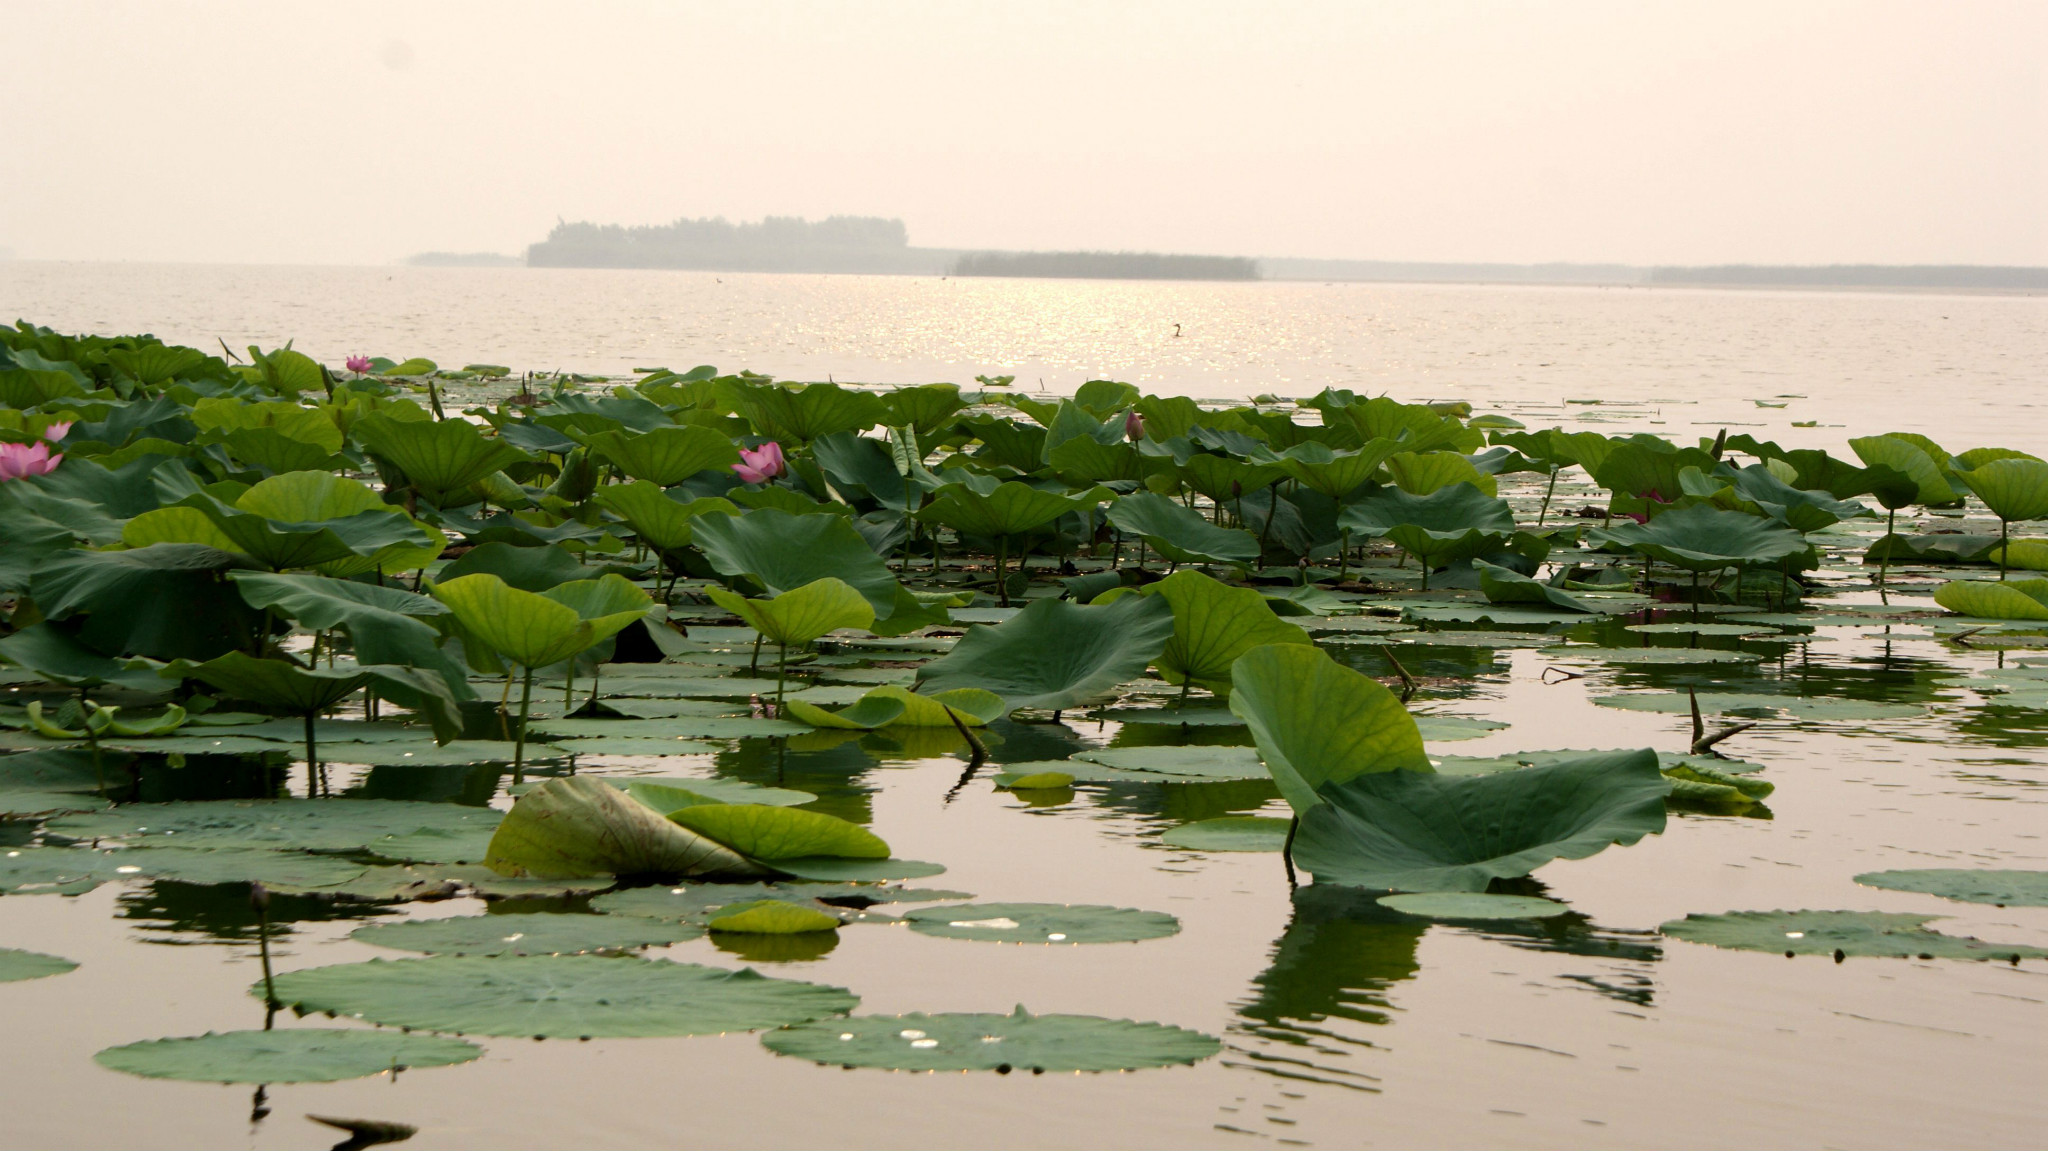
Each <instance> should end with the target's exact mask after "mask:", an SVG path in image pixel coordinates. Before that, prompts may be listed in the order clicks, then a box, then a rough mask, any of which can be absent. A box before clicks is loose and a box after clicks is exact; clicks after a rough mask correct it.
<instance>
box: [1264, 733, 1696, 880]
mask: <svg viewBox="0 0 2048 1151" xmlns="http://www.w3.org/2000/svg"><path fill="white" fill-rule="evenodd" d="M1669 789H1670V784H1669V783H1667V782H1666V781H1665V779H1664V777H1663V775H1662V774H1660V773H1659V772H1658V770H1657V756H1656V753H1654V752H1650V751H1637V752H1614V753H1608V754H1605V755H1593V756H1588V757H1586V758H1584V759H1580V760H1574V761H1568V762H1563V763H1556V764H1551V765H1548V766H1545V767H1531V768H1527V769H1525V770H1521V771H1509V772H1500V773H1496V774H1490V775H1477V776H1453V775H1436V774H1424V773H1421V772H1413V771H1381V772H1371V773H1367V774H1362V775H1354V776H1352V777H1351V778H1349V779H1347V780H1344V781H1342V782H1338V783H1332V784H1329V785H1327V786H1325V787H1324V788H1323V789H1322V790H1321V792H1320V793H1319V795H1320V798H1321V799H1322V801H1323V802H1321V803H1318V804H1315V805H1314V806H1312V807H1310V808H1309V809H1308V810H1307V811H1306V812H1304V813H1303V815H1302V817H1301V829H1300V831H1299V833H1298V834H1297V836H1296V839H1295V844H1294V858H1295V861H1296V862H1298V863H1300V864H1302V865H1303V866H1304V867H1306V868H1307V869H1308V870H1309V871H1310V872H1311V873H1313V874H1314V875H1315V876H1316V879H1317V880H1318V881H1319V882H1329V883H1342V884H1348V885H1351V886H1355V887H1377V888H1394V889H1396V890H1405V891H1484V890H1485V889H1486V885H1487V884H1488V883H1489V882H1490V881H1492V880H1494V879H1497V878H1503V879H1504V878H1514V877H1517V876H1523V875H1527V874H1529V873H1530V872H1531V871H1534V870H1535V869H1536V868H1538V867H1541V866H1542V865H1544V864H1545V863H1548V862H1550V861H1551V860H1553V859H1583V858H1585V857H1586V856H1589V855H1593V854H1595V853H1597V852H1599V851H1602V850H1604V849H1606V848H1607V847H1608V846H1609V845H1612V844H1617V843H1618V844H1621V845H1623V846H1626V845H1628V844H1632V843H1634V842H1636V841H1637V840H1639V839H1641V838H1642V837H1643V836H1645V835H1654V834H1657V833H1660V832H1662V831H1663V830H1664V796H1665V793H1666V792H1667V791H1668V790H1669Z"/></svg>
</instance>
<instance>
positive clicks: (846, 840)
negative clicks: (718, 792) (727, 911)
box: [668, 803, 889, 865]
mask: <svg viewBox="0 0 2048 1151" xmlns="http://www.w3.org/2000/svg"><path fill="white" fill-rule="evenodd" d="M668 818H669V819H670V820H671V821H672V822H674V823H676V824H677V825H678V826H681V827H684V828H688V829H689V830H691V831H694V832H696V833H697V834H699V835H703V836H707V837H709V838H711V839H715V840H717V841H718V842H719V843H722V844H724V845H726V846H727V847H730V848H731V849H733V850H734V851H736V852H738V853H739V854H741V855H744V856H747V857H749V858H752V859H758V860H763V861H765V862H767V863H769V864H771V865H773V864H775V863H776V862H777V861H779V860H784V859H804V858H809V857H813V856H824V857H829V858H834V859H887V858H889V845H888V844H886V843H884V842H882V840H881V838H880V837H879V836H877V835H875V834H874V833H873V832H871V831H869V830H867V829H866V828H864V827H862V826H860V825H859V824H856V823H848V822H847V821H845V820H843V819H840V818H838V817H836V816H831V815H824V814H822V813H819V812H815V811H797V810H795V809H793V808H788V807H771V806H768V805H766V804H759V803H720V804H704V805H701V806H696V807H685V808H683V809H681V810H679V811H672V812H670V813H669V816H668Z"/></svg>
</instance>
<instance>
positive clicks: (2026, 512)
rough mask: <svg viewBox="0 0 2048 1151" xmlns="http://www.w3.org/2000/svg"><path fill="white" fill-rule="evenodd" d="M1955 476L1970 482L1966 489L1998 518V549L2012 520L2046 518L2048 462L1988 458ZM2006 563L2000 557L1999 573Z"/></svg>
mask: <svg viewBox="0 0 2048 1151" xmlns="http://www.w3.org/2000/svg"><path fill="white" fill-rule="evenodd" d="M1957 477H1958V478H1959V479H1961V480H1962V481H1963V482H1964V483H1966V484H1968V485H1970V490H1971V491H1973V492H1975V493H1976V494H1977V498H1978V499H1980V500H1983V501H1984V506H1985V507H1987V508H1990V509H1991V514H1992V515H1995V516H1997V517H1998V544H1999V547H2000V548H2004V547H2005V546H2006V544H2007V543H2008V541H2009V540H2010V538H2011V528H2012V524H2013V521H2015V520H2038V519H2042V518H2044V517H2048V463H2043V462H2042V461H2040V460H2037V459H2032V458H2030V457H2017V456H2016V457H2008V458H2006V459H1999V460H1992V461H1991V462H1990V463H1987V464H1984V465H1982V466H1981V467H1978V468H1977V469H1975V470H1974V471H1966V472H1960V473H1957ZM2006 566H2007V565H2006V563H2005V561H2004V559H2003V558H2001V559H2000V560H1999V566H1998V570H1999V574H2000V575H2001V576H2003V575H2004V574H2005V569H2006Z"/></svg>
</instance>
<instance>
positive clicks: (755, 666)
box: [747, 632, 768, 675]
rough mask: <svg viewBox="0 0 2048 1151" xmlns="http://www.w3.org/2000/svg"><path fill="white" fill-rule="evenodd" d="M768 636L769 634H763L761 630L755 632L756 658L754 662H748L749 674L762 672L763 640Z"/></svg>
mask: <svg viewBox="0 0 2048 1151" xmlns="http://www.w3.org/2000/svg"><path fill="white" fill-rule="evenodd" d="M767 638H768V637H767V636H765V635H762V634H761V633H760V632H755V633H754V658H753V660H752V662H750V663H748V664H747V674H748V675H760V674H761V641H762V640H764V639H767Z"/></svg>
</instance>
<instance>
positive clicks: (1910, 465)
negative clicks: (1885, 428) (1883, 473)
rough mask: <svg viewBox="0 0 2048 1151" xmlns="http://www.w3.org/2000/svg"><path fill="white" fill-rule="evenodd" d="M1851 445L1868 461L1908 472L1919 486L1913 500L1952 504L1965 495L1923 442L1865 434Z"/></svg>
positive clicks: (1859, 456) (1929, 503) (1941, 504)
mask: <svg viewBox="0 0 2048 1151" xmlns="http://www.w3.org/2000/svg"><path fill="white" fill-rule="evenodd" d="M1849 447H1850V449H1851V450H1852V451H1854V452H1855V453H1856V456H1857V458H1858V459H1861V460H1862V461H1863V462H1864V463H1865V464H1866V465H1872V466H1875V465H1878V464H1883V465H1884V466H1886V467H1889V468H1893V469H1895V470H1897V471H1900V472H1903V473H1905V474H1906V475H1907V476H1909V477H1911V479H1912V480H1913V482H1914V483H1915V484H1916V485H1918V487H1919V494H1918V496H1917V497H1916V498H1915V499H1914V501H1913V502H1915V503H1918V504H1924V505H1927V506H1929V507H1940V506H1943V505H1945V504H1952V503H1955V502H1957V501H1958V500H1961V499H1962V498H1963V496H1962V493H1961V492H1958V491H1956V490H1955V488H1954V487H1952V486H1950V484H1949V482H1948V478H1947V477H1946V476H1945V475H1944V474H1943V473H1942V469H1941V466H1940V465H1939V464H1938V463H1936V462H1935V460H1934V458H1933V457H1931V456H1929V455H1928V454H1927V452H1926V451H1924V450H1923V449H1922V448H1921V447H1920V445H1918V444H1915V443H1913V442H1912V441H1911V440H1908V439H1905V438H1903V437H1901V436H1895V435H1894V436H1863V437H1861V438H1858V439H1852V440H1850V441H1849Z"/></svg>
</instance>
